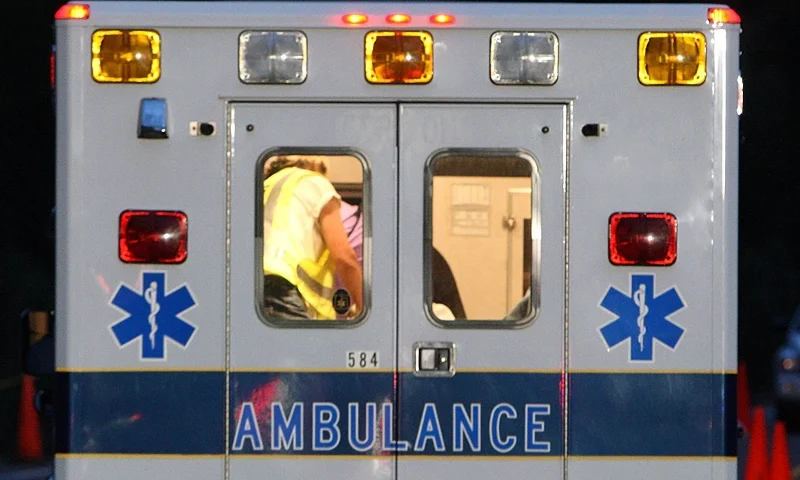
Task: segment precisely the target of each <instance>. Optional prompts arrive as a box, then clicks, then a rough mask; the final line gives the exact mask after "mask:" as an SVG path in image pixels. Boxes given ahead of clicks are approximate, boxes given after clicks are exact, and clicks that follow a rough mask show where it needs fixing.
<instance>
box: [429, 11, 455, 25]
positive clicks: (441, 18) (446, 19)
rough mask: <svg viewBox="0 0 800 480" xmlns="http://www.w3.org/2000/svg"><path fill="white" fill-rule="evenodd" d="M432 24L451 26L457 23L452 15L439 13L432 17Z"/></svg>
mask: <svg viewBox="0 0 800 480" xmlns="http://www.w3.org/2000/svg"><path fill="white" fill-rule="evenodd" d="M430 20H431V23H438V24H439V25H449V24H451V23H453V22H455V21H456V17H454V16H452V15H448V14H446V13H437V14H436V15H431V18H430Z"/></svg>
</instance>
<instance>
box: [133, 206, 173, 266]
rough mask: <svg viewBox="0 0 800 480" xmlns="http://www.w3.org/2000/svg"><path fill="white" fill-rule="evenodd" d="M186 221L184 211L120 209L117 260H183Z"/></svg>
mask: <svg viewBox="0 0 800 480" xmlns="http://www.w3.org/2000/svg"><path fill="white" fill-rule="evenodd" d="M187 223H188V221H187V218H186V214H185V213H183V212H165V211H147V210H127V211H125V212H122V214H121V215H120V216H119V259H120V260H122V261H123V262H125V263H182V262H183V261H184V260H186V256H187V254H188V253H187V248H186V242H187V240H188V232H187V229H188V226H187Z"/></svg>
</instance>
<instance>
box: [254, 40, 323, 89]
mask: <svg viewBox="0 0 800 480" xmlns="http://www.w3.org/2000/svg"><path fill="white" fill-rule="evenodd" d="M307 64H308V56H307V40H306V35H305V33H303V32H273V31H248V32H242V33H241V34H240V35H239V80H241V81H242V82H244V83H256V84H259V83H260V84H270V83H272V84H276V83H277V84H298V83H303V82H304V81H305V80H306V75H307V73H308V67H307Z"/></svg>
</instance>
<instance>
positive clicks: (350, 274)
mask: <svg viewBox="0 0 800 480" xmlns="http://www.w3.org/2000/svg"><path fill="white" fill-rule="evenodd" d="M319 226H320V232H321V233H322V239H323V240H324V241H325V245H326V246H327V247H328V250H330V252H331V258H333V261H334V264H335V265H336V272H337V273H338V274H339V276H340V278H341V279H342V283H344V286H345V288H346V289H347V291H348V292H350V296H351V298H352V300H353V303H354V304H355V305H356V312H355V314H356V315H358V314H359V313H360V312H361V309H362V308H363V307H364V296H363V279H362V274H361V264H360V263H359V262H358V258H357V257H356V252H355V251H353V248H352V247H351V246H350V242H349V241H348V239H347V232H345V230H344V224H343V223H342V217H341V215H340V213H339V200H338V199H336V198H334V199H332V200H331V201H329V202H328V203H327V204H326V205H325V206H324V207H322V211H321V212H320V214H319Z"/></svg>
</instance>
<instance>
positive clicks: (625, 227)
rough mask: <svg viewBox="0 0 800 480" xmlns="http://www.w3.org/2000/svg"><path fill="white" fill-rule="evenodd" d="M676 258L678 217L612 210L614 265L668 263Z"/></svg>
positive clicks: (610, 235) (610, 253)
mask: <svg viewBox="0 0 800 480" xmlns="http://www.w3.org/2000/svg"><path fill="white" fill-rule="evenodd" d="M677 258H678V220H677V219H676V218H675V215H673V214H671V213H615V214H613V215H611V217H610V218H609V221H608V259H609V261H610V262H611V263H612V264H614V265H650V266H668V265H672V264H673V263H675V260H676V259H677Z"/></svg>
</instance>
